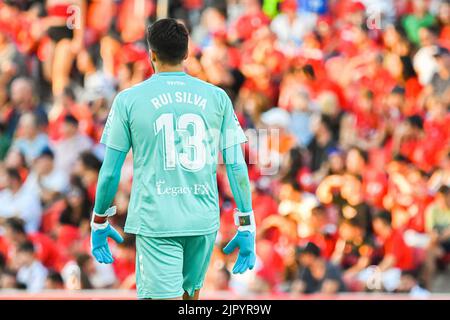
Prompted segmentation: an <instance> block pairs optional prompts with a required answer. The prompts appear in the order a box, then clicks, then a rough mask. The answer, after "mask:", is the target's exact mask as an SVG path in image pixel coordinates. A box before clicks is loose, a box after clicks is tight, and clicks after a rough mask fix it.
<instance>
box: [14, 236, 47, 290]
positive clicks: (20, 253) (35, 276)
mask: <svg viewBox="0 0 450 320" xmlns="http://www.w3.org/2000/svg"><path fill="white" fill-rule="evenodd" d="M14 263H15V264H16V265H17V267H18V269H17V281H18V282H20V283H22V284H24V285H25V287H26V289H27V290H28V291H30V292H38V291H41V290H42V289H43V288H44V286H45V279H46V277H47V269H46V268H45V267H44V266H43V265H42V263H41V262H40V261H39V260H37V259H36V257H35V251H34V246H33V243H31V242H30V241H25V242H23V243H22V244H20V245H19V247H18V248H17V252H16V257H15V261H14Z"/></svg>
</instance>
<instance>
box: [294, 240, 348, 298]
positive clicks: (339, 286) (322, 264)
mask: <svg viewBox="0 0 450 320" xmlns="http://www.w3.org/2000/svg"><path fill="white" fill-rule="evenodd" d="M320 255H321V252H320V249H319V247H317V246H316V245H315V244H313V243H311V242H309V243H308V244H306V246H304V247H300V248H298V251H297V257H298V262H299V264H300V268H301V269H300V271H299V277H298V280H296V281H295V282H294V283H293V284H292V287H293V288H292V292H294V293H295V292H297V293H309V294H311V293H323V294H335V293H338V292H342V291H345V285H344V282H343V281H342V275H341V272H340V270H339V268H338V267H336V266H335V265H333V264H331V263H330V262H327V261H326V260H325V259H323V258H322V257H321V256H320Z"/></svg>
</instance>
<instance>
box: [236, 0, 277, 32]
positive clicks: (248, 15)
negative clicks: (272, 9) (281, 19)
mask: <svg viewBox="0 0 450 320" xmlns="http://www.w3.org/2000/svg"><path fill="white" fill-rule="evenodd" d="M241 3H242V5H243V6H244V8H243V9H242V10H241V12H245V13H244V14H243V15H241V16H240V17H239V18H238V19H237V20H236V22H235V23H234V24H233V25H232V27H231V30H230V35H229V37H230V40H231V41H236V40H238V41H239V40H240V41H246V40H249V39H250V38H251V37H252V35H253V32H255V31H256V30H258V29H259V28H260V27H261V26H267V25H269V23H270V19H269V18H268V17H267V16H266V15H265V14H264V12H263V11H262V10H261V4H260V2H259V1H257V0H245V1H242V2H241Z"/></svg>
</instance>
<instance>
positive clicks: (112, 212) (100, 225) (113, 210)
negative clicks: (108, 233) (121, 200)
mask: <svg viewBox="0 0 450 320" xmlns="http://www.w3.org/2000/svg"><path fill="white" fill-rule="evenodd" d="M116 212H117V207H116V206H113V207H111V208H109V209H108V210H106V211H105V213H103V214H98V213H96V212H95V211H94V212H93V213H92V219H91V229H92V230H93V231H97V230H103V229H105V228H106V227H107V226H108V225H109V222H108V220H106V221H105V222H104V223H96V222H94V218H95V216H99V217H106V218H107V217H112V216H113V215H115V214H116Z"/></svg>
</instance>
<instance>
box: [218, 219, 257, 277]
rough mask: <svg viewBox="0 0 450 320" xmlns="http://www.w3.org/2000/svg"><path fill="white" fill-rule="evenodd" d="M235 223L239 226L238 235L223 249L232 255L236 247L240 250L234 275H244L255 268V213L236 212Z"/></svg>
mask: <svg viewBox="0 0 450 320" xmlns="http://www.w3.org/2000/svg"><path fill="white" fill-rule="evenodd" d="M234 221H235V224H236V225H237V226H239V228H238V231H237V233H236V235H235V236H234V237H233V239H231V241H230V242H229V243H228V244H227V245H226V247H225V248H223V252H224V253H225V254H230V253H232V252H233V251H234V250H235V249H236V247H238V248H239V254H238V258H237V260H236V263H235V264H234V267H233V273H235V274H236V273H244V272H245V271H247V269H249V270H252V269H253V267H254V266H255V261H256V254H255V233H256V225H255V217H254V214H253V211H251V212H247V213H242V212H240V211H239V210H235V213H234Z"/></svg>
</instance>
